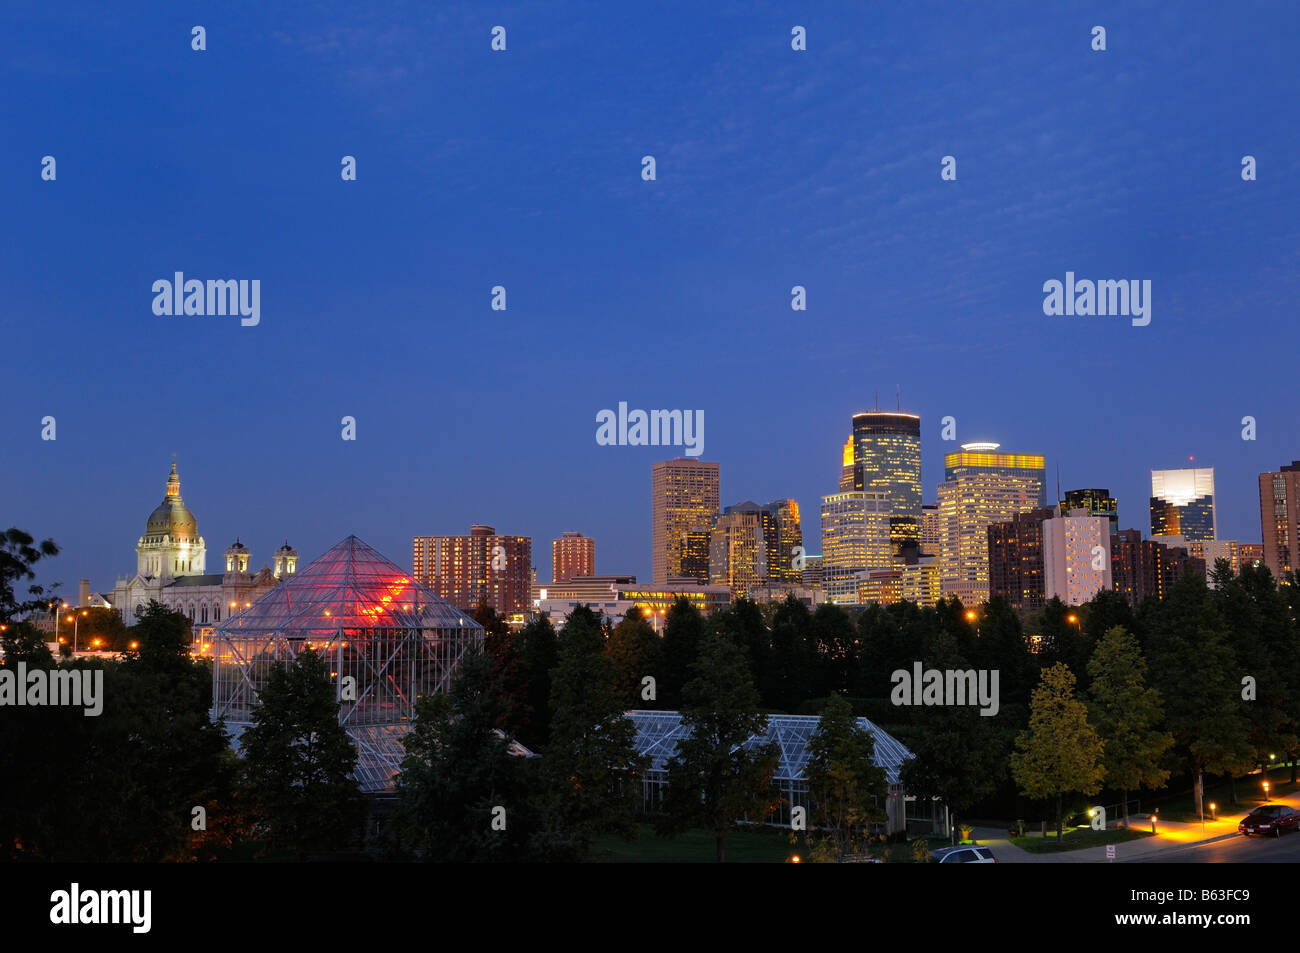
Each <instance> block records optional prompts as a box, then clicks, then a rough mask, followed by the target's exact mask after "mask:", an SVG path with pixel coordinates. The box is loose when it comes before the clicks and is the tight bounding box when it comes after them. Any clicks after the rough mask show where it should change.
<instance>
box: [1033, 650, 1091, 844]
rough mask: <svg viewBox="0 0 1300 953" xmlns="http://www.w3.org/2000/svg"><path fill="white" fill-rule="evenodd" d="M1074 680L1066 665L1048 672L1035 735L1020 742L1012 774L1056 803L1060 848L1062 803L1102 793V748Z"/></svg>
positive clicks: (1037, 694)
mask: <svg viewBox="0 0 1300 953" xmlns="http://www.w3.org/2000/svg"><path fill="white" fill-rule="evenodd" d="M1074 685H1075V680H1074V674H1073V673H1072V672H1071V671H1070V669H1069V667H1068V666H1067V665H1065V664H1064V663H1061V662H1058V663H1057V664H1056V665H1053V666H1052V667H1051V668H1049V669H1045V670H1044V671H1043V674H1042V680H1041V682H1040V683H1039V685H1038V687H1037V688H1035V689H1034V692H1033V695H1032V696H1031V698H1030V702H1029V729H1028V730H1027V731H1023V732H1021V733H1020V734H1019V735H1018V736H1017V737H1016V751H1015V752H1013V753H1012V755H1011V774H1012V776H1013V777H1014V778H1015V779H1016V783H1017V784H1019V785H1020V789H1021V791H1023V792H1024V793H1025V794H1026V795H1027V796H1029V797H1032V798H1052V797H1054V798H1056V842H1057V844H1058V845H1059V844H1060V843H1061V835H1062V830H1061V824H1062V819H1061V802H1062V799H1063V797H1064V795H1065V794H1066V793H1067V792H1069V791H1080V792H1082V793H1083V794H1086V795H1089V796H1091V795H1093V794H1096V793H1097V792H1098V791H1100V790H1101V783H1102V779H1103V778H1104V777H1105V769H1104V768H1103V767H1102V764H1101V758H1102V752H1103V747H1102V742H1101V739H1100V738H1099V737H1097V731H1096V729H1095V728H1093V727H1092V725H1090V724H1088V708H1087V706H1086V705H1085V704H1084V703H1083V702H1081V701H1079V700H1078V699H1077V698H1075V696H1074Z"/></svg>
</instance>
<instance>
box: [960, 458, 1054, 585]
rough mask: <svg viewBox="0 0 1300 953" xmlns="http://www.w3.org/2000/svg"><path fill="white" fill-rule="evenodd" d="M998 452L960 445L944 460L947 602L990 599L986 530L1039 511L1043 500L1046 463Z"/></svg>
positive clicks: (1040, 459)
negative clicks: (952, 600)
mask: <svg viewBox="0 0 1300 953" xmlns="http://www.w3.org/2000/svg"><path fill="white" fill-rule="evenodd" d="M997 450H998V445H997V444H986V443H978V444H963V445H962V448H961V450H960V451H955V452H953V453H949V454H947V455H946V456H945V457H944V473H945V475H946V479H945V480H944V482H943V483H941V484H940V485H939V522H940V527H941V530H942V533H943V540H942V544H941V547H940V552H939V576H940V586H941V590H942V593H943V597H944V598H945V599H946V598H949V597H951V596H957V597H958V598H959V599H961V600H962V602H963V603H964V604H966V605H975V604H978V603H981V602H984V601H986V600H987V599H988V598H989V595H990V589H989V540H988V528H989V526H990V525H992V524H994V523H1003V522H1006V521H1008V520H1011V519H1012V518H1014V517H1015V516H1016V514H1018V513H1027V512H1029V511H1030V510H1033V509H1037V508H1041V507H1042V506H1043V501H1044V500H1045V495H1044V493H1045V490H1044V485H1043V484H1044V479H1045V476H1046V463H1045V461H1044V458H1043V457H1042V456H1041V455H1040V454H1013V453H998V452H997Z"/></svg>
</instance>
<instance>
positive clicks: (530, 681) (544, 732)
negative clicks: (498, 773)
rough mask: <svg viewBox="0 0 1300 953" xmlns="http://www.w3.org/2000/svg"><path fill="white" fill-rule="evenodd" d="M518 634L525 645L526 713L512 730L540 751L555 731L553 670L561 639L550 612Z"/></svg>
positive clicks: (525, 743)
mask: <svg viewBox="0 0 1300 953" xmlns="http://www.w3.org/2000/svg"><path fill="white" fill-rule="evenodd" d="M516 638H518V639H519V640H520V642H521V644H522V646H523V651H522V655H521V658H522V662H523V671H522V674H523V683H524V697H525V706H524V711H525V712H526V716H525V717H524V719H523V720H522V721H519V722H517V723H515V731H514V732H512V734H513V735H514V737H515V738H516V739H518V741H519V742H520V743H521V744H523V745H524V746H526V747H528V748H531V749H532V750H533V751H540V750H541V749H542V748H544V747H545V746H546V741H547V739H548V738H549V737H550V733H551V672H552V671H554V669H555V664H556V661H557V659H558V652H559V649H558V642H557V640H556V637H555V629H554V628H553V627H552V626H551V621H550V620H549V619H548V618H546V616H535V617H533V618H532V619H530V620H529V621H528V624H527V625H525V626H524V627H523V629H522V630H521V631H520V632H519V635H518V636H517V637H516Z"/></svg>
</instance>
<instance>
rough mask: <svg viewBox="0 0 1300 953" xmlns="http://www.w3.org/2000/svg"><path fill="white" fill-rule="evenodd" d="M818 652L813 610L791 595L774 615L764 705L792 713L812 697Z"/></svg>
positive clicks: (764, 687) (762, 697)
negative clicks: (814, 632)
mask: <svg viewBox="0 0 1300 953" xmlns="http://www.w3.org/2000/svg"><path fill="white" fill-rule="evenodd" d="M816 667H817V651H816V647H815V644H814V642H813V640H812V613H810V612H809V611H808V607H807V606H805V605H804V604H803V603H802V602H800V601H799V600H798V599H796V598H794V596H787V597H786V600H785V602H783V603H781V605H780V607H779V608H778V609H777V610H776V614H775V615H774V616H773V617H772V655H771V662H770V665H769V667H768V671H767V676H766V684H765V685H763V684H760V688H761V690H762V694H761V699H762V703H763V705H764V707H767V708H774V709H776V710H778V711H787V712H792V711H794V710H795V709H796V708H798V707H799V704H800V703H801V702H802V701H804V699H806V698H811V697H812V694H813V685H814V683H815V681H816Z"/></svg>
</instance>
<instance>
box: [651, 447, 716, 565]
mask: <svg viewBox="0 0 1300 953" xmlns="http://www.w3.org/2000/svg"><path fill="white" fill-rule="evenodd" d="M650 482H651V488H650V519H651V539H652V545H653V549H654V552H653V566H654V582H655V585H666V584H667V582H668V580H669V579H682V578H695V579H698V578H699V576H698V575H696V573H697V572H698V568H699V567H698V554H697V555H696V565H695V566H693V567H684V566H683V557H684V556H685V555H686V543H687V534H688V533H691V532H710V531H712V529H713V524H714V522H715V521H716V520H717V518H718V504H719V499H720V497H719V492H718V491H719V476H718V465H717V464H716V463H709V462H706V461H704V460H693V459H680V458H679V459H676V460H663V461H660V462H659V463H656V464H654V466H653V467H652V468H651V480H650ZM686 568H692V569H693V570H694V571H693V572H690V573H688V572H686ZM707 578H708V575H707V568H706V569H705V576H704V579H701V580H700V581H701V582H704V581H706V580H707Z"/></svg>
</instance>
